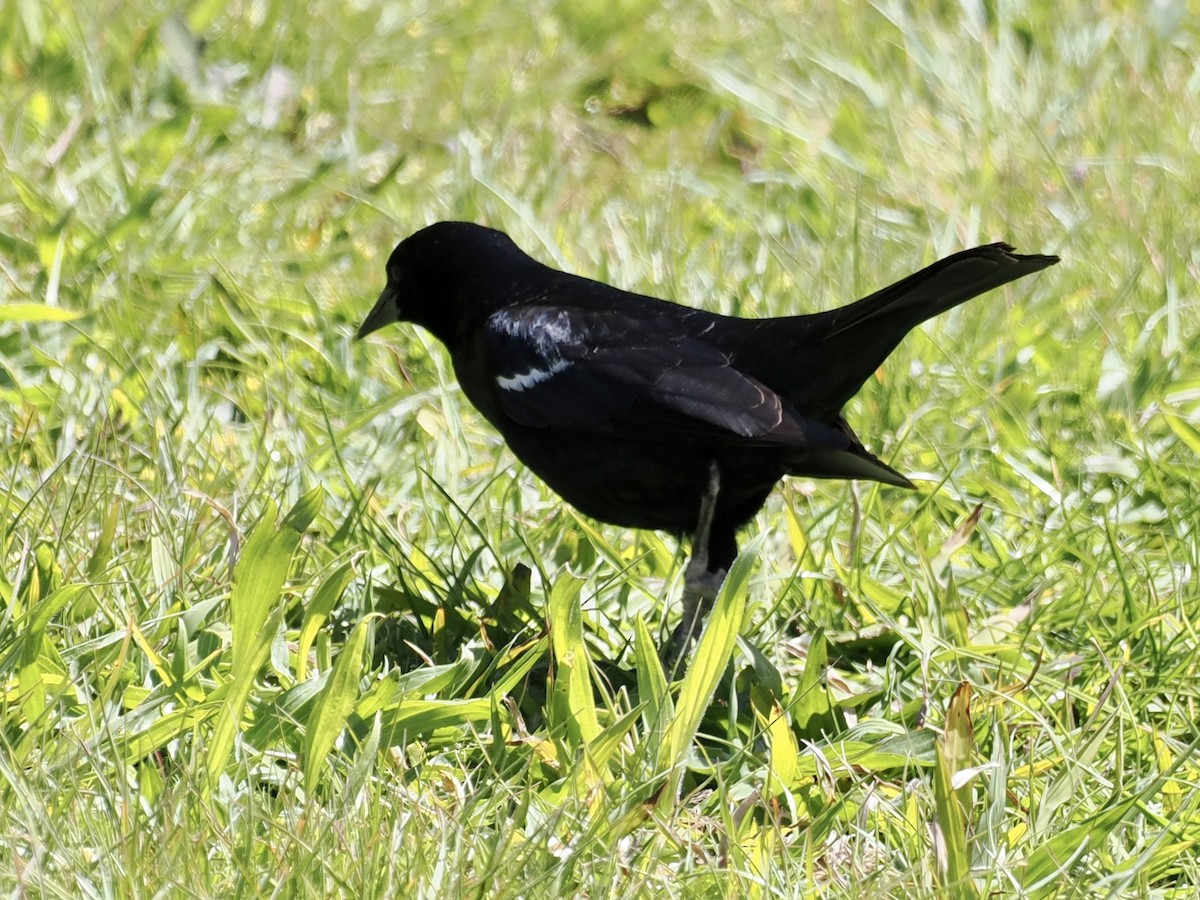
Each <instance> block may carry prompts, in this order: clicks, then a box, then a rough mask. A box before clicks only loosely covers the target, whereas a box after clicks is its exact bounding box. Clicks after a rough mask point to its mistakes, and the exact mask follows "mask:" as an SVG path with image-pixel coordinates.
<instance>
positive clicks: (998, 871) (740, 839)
mask: <svg viewBox="0 0 1200 900" xmlns="http://www.w3.org/2000/svg"><path fill="white" fill-rule="evenodd" d="M923 9H924V7H921V8H920V9H918V8H910V6H908V5H905V4H900V3H876V4H873V5H869V6H868V5H863V4H852V3H843V4H840V5H833V6H829V5H822V4H816V5H811V6H809V5H803V4H801V5H796V4H791V5H785V6H784V7H770V6H768V7H753V6H751V7H744V6H730V5H725V6H723V5H720V4H716V5H692V6H686V7H680V6H668V7H660V6H658V5H654V4H645V3H642V2H640V0H629V2H621V3H618V4H616V5H615V6H614V5H612V4H595V3H590V2H589V3H583V4H563V3H558V4H555V3H535V4H534V5H532V6H529V5H519V4H502V3H482V4H481V3H475V4H465V3H462V4H443V5H421V4H412V5H403V4H402V5H386V6H384V7H381V8H376V7H375V6H373V5H370V4H359V5H347V4H336V3H322V2H317V3H310V4H306V5H303V4H302V5H293V6H287V5H285V4H274V5H271V4H263V3H253V2H248V3H220V2H214V3H207V4H200V5H199V6H196V7H194V8H193V9H190V10H187V11H186V16H187V17H186V18H179V17H178V14H177V13H176V12H174V11H173V10H172V9H169V8H166V7H160V8H154V7H138V8H134V7H130V6H127V5H125V6H122V5H117V6H109V7H102V6H98V5H93V6H92V7H90V8H87V7H84V6H80V5H78V4H76V5H71V4H62V3H48V4H46V3H43V4H37V3H22V2H16V3H11V4H9V5H7V6H6V7H4V10H3V12H0V23H2V24H3V27H0V83H3V84H4V85H5V91H4V92H3V94H2V95H0V123H3V125H4V127H3V129H2V132H3V135H4V140H3V144H2V149H0V154H2V156H0V165H2V166H3V173H4V177H3V178H2V179H0V411H2V412H0V414H2V415H3V419H4V421H5V422H6V434H7V439H6V440H5V441H4V442H3V444H2V445H0V498H2V500H0V507H2V509H3V517H2V518H0V543H2V546H3V549H4V560H5V568H4V570H3V572H2V573H0V727H2V730H0V823H2V825H0V846H3V847H4V848H5V850H6V852H4V853H0V883H3V884H4V885H5V886H7V887H9V888H10V890H22V891H26V892H36V893H39V894H46V895H63V894H69V895H77V894H79V893H90V894H101V893H109V894H117V895H126V894H141V893H145V892H147V888H150V890H151V891H154V890H156V889H157V888H158V887H160V886H161V887H165V888H167V889H168V890H171V889H174V890H176V891H183V892H189V893H195V894H199V895H206V896H207V895H212V896H229V895H232V894H251V893H253V894H260V893H270V892H272V891H279V892H281V893H302V892H303V893H313V894H331V893H345V894H353V895H363V896H376V895H379V896H382V895H389V896H390V895H402V896H409V895H421V896H439V897H441V896H457V895H487V896H514V897H515V896H522V897H528V896H556V897H557V896H564V895H568V896H569V895H576V894H578V895H587V896H601V895H610V894H611V895H614V896H637V895H641V894H644V893H663V894H668V895H693V894H696V895H706V896H707V895H712V896H725V895H737V896H741V895H759V894H766V895H776V896H788V897H791V896H798V895H802V894H804V893H806V892H817V891H825V892H828V893H830V894H831V895H835V896H837V895H842V896H848V897H859V896H864V895H881V896H883V895H894V896H905V897H908V896H933V895H936V894H941V895H945V894H949V895H950V896H962V897H969V896H979V895H987V894H990V893H998V894H1001V895H1005V894H1018V893H1020V892H1021V891H1025V892H1026V893H1027V894H1030V895H1035V896H1050V895H1054V894H1073V893H1078V894H1081V895H1092V894H1097V895H1114V896H1149V895H1155V896H1180V897H1184V896H1192V895H1193V894H1194V892H1195V889H1196V888H1195V885H1196V884H1197V883H1200V872H1198V871H1197V865H1196V862H1195V859H1196V856H1195V852H1194V844H1195V842H1196V840H1197V838H1198V837H1200V830H1198V828H1197V821H1198V820H1197V810H1196V799H1195V797H1196V791H1195V783H1196V780H1197V775H1196V771H1197V770H1196V762H1195V752H1194V751H1195V744H1196V742H1197V740H1198V732H1197V729H1196V725H1195V723H1196V721H1197V717H1198V713H1197V708H1196V707H1197V696H1196V694H1197V691H1196V688H1195V685H1196V683H1197V674H1198V673H1197V669H1198V667H1200V666H1198V660H1197V646H1198V636H1197V634H1196V632H1195V623H1196V621H1197V617H1198V614H1200V608H1198V604H1197V599H1198V592H1197V589H1196V585H1195V578H1196V575H1195V572H1196V567H1197V565H1198V564H1200V559H1198V558H1197V557H1198V553H1197V540H1196V524H1195V523H1196V522H1197V521H1198V520H1200V509H1198V508H1197V506H1198V504H1197V502H1196V499H1195V496H1196V495H1195V491H1194V489H1193V487H1192V485H1193V484H1194V483H1195V482H1196V480H1197V476H1198V475H1200V472H1198V468H1200V467H1198V466H1197V463H1196V460H1197V454H1200V374H1198V373H1197V370H1196V365H1195V360H1196V358H1197V354H1198V351H1200V347H1198V346H1197V332H1196V329H1195V327H1194V325H1193V323H1194V322H1195V321H1197V320H1198V318H1197V317H1198V314H1200V310H1198V309H1197V307H1198V305H1200V304H1198V303H1197V299H1196V292H1195V283H1196V280H1197V271H1196V268H1197V256H1196V251H1195V249H1194V243H1195V242H1194V239H1193V235H1192V232H1193V228H1192V223H1191V216H1192V212H1191V211H1192V210H1194V209H1195V208H1196V207H1197V203H1198V202H1200V197H1198V196H1197V195H1198V193H1200V187H1198V186H1197V185H1198V182H1197V179H1196V178H1195V177H1193V173H1192V171H1191V170H1192V169H1193V168H1194V164H1193V159H1194V156H1195V152H1194V143H1195V141H1194V130H1195V127H1194V122H1195V121H1197V120H1198V119H1200V109H1198V104H1197V101H1196V98H1195V96H1194V95H1195V90H1194V81H1195V78H1194V68H1195V59H1196V57H1197V54H1198V53H1200V29H1198V27H1197V26H1198V21H1197V19H1196V16H1195V15H1194V13H1193V12H1191V11H1189V9H1188V8H1187V6H1186V5H1185V4H1182V3H1177V4H1171V3H1159V4H1154V5H1152V6H1151V7H1149V8H1147V9H1146V10H1143V9H1141V8H1140V7H1137V6H1126V5H1122V4H1111V5H1109V6H1101V7H1097V6H1095V5H1090V6H1083V5H1080V6H1078V7H1077V8H1074V7H1070V6H1068V7H1061V6H1060V7H1053V8H1051V7H1040V6H1037V5H1036V4H1029V3H1023V2H1014V3H1001V4H992V5H988V4H978V5H975V6H972V5H969V4H968V5H962V6H956V5H951V6H942V7H937V8H936V9H933V8H931V9H930V11H920V10H923ZM444 218H460V219H471V220H477V221H483V222H487V223H489V224H492V225H495V226H497V227H501V228H504V229H505V230H507V231H509V232H510V233H511V234H512V235H513V236H514V238H515V239H516V240H517V241H518V243H520V244H521V245H522V246H523V247H525V248H526V249H528V250H529V251H530V252H531V253H533V254H534V255H536V256H538V257H539V258H541V259H543V260H545V261H547V262H551V263H554V264H557V265H560V266H563V267H565V268H568V269H570V270H572V271H575V272H578V273H579V274H582V275H587V276H590V277H595V278H601V279H604V280H607V281H611V282H613V283H615V284H618V285H620V286H622V287H625V288H629V289H633V290H640V291H644V292H647V293H652V294H657V295H661V296H668V297H672V298H675V299H679V300H681V301H684V302H688V303H691V304H695V305H703V306H705V307H707V308H710V309H714V310H720V311H723V312H730V313H738V314H743V315H755V316H766V315H779V314H786V313H790V312H795V311H803V310H811V309H818V308H828V307H830V306H833V305H836V304H839V303H842V302H845V301H846V300H849V299H852V298H854V297H857V296H859V295H862V294H865V293H867V292H868V291H870V290H873V289H875V288H877V287H880V286H882V285H884V284H887V283H889V282H891V281H893V280H895V279H896V278H899V277H901V276H903V275H906V274H908V273H909V272H911V271H913V270H915V269H916V268H918V267H920V266H921V265H923V264H926V263H929V262H931V261H932V260H933V259H935V258H936V257H938V256H941V255H944V254H947V253H949V252H952V251H954V250H956V249H960V248H962V247H964V246H971V245H973V244H976V243H982V242H985V241H991V240H1007V241H1009V242H1011V243H1014V244H1016V245H1017V246H1018V248H1019V249H1021V250H1024V251H1028V252H1054V253H1059V254H1061V255H1062V257H1063V262H1062V264H1061V265H1060V266H1058V267H1056V268H1055V269H1052V270H1050V271H1048V272H1046V273H1043V274H1041V275H1039V276H1037V277H1036V278H1033V279H1029V280H1027V281H1023V282H1021V283H1019V284H1017V285H1014V286H1012V287H1011V288H1008V289H1006V290H1004V291H1000V292H996V293H993V294H989V295H986V296H985V297H983V298H980V299H978V300H976V301H974V302H972V303H970V304H967V305H966V306H964V307H962V308H960V309H957V310H955V311H953V312H952V313H949V314H947V315H945V316H943V317H941V318H940V319H939V320H937V321H936V322H934V323H931V324H930V325H929V326H927V327H924V328H922V329H920V330H919V331H918V332H917V333H915V334H913V335H912V336H910V337H909V338H908V339H906V340H905V342H904V343H903V344H902V345H901V347H900V348H899V350H898V351H897V352H896V353H895V354H894V355H893V356H892V357H891V358H890V359H889V361H888V362H887V364H886V365H885V366H884V367H883V368H882V369H881V371H880V372H879V373H878V375H877V377H876V378H874V379H872V380H871V381H870V382H869V383H868V385H867V386H866V387H865V388H864V390H863V392H862V394H861V395H860V397H859V398H858V399H856V400H855V401H854V402H853V403H852V404H851V405H850V407H849V408H848V411H847V412H848V416H849V418H850V420H851V421H852V422H853V424H854V425H855V427H856V430H858V431H859V433H860V434H862V435H863V436H864V438H865V439H867V442H868V444H869V445H870V446H871V447H872V448H874V449H875V450H877V451H878V452H880V454H881V455H882V456H883V458H885V459H886V460H888V461H889V462H890V463H891V464H893V465H895V466H896V467H898V468H899V469H900V470H901V471H904V472H906V473H910V474H911V475H912V476H913V478H914V480H915V481H916V482H917V483H918V485H919V486H920V491H919V492H916V493H905V492H900V491H896V490H892V489H887V488H879V487H877V486H873V485H868V484H860V485H855V486H850V485H844V484H825V483H813V482H805V481H795V482H791V483H789V484H787V485H785V486H783V487H782V488H781V489H780V490H778V491H777V492H776V494H775V495H774V496H773V497H772V499H771V501H770V502H769V503H768V505H767V507H766V508H765V509H764V511H763V512H762V514H761V515H760V516H759V517H758V519H757V520H756V522H755V523H754V524H753V525H752V526H751V527H750V528H749V529H748V530H747V534H746V541H745V545H746V547H747V555H746V556H745V557H744V559H743V562H742V563H741V565H742V566H744V567H745V568H744V569H739V571H738V575H739V578H738V579H734V581H737V584H736V585H732V586H731V590H730V591H729V593H728V595H727V596H726V598H725V600H724V603H725V604H726V605H725V606H723V607H722V609H723V612H722V614H721V615H719V616H718V618H717V624H716V626H715V627H714V631H713V633H712V635H711V636H710V639H709V641H710V642H709V644H708V645H707V646H709V647H711V648H714V649H713V656H712V657H710V658H707V659H706V660H705V662H706V663H707V667H704V666H698V667H696V668H695V669H694V670H693V675H692V676H691V680H690V681H688V682H686V683H685V684H684V685H683V686H679V685H676V686H674V687H672V686H670V685H668V683H667V682H666V680H665V678H664V677H663V676H662V673H661V672H659V671H658V669H657V661H656V659H655V657H654V653H653V645H654V644H655V642H656V641H660V640H661V639H662V637H663V636H664V635H665V634H667V633H669V629H670V627H671V626H672V625H673V623H674V619H673V615H674V604H675V603H676V601H677V598H678V596H679V591H680V587H681V563H682V560H683V555H682V552H681V551H680V549H679V548H678V546H677V543H676V541H675V540H674V538H673V537H671V536H667V535H656V534H636V533H631V532H628V531H625V530H622V529H618V528H612V527H608V526H603V525H599V524H597V523H594V522H591V521H589V520H586V519H583V518H581V517H579V516H578V515H576V514H574V513H573V512H572V511H571V510H569V509H568V508H566V507H565V506H564V505H563V504H562V503H561V502H560V501H558V500H557V499H556V498H555V497H554V496H553V495H551V494H550V493H549V492H548V491H547V490H546V489H545V488H544V487H543V486H542V485H541V484H540V483H539V482H538V481H537V479H536V478H534V477H533V476H532V475H530V474H529V473H528V472H526V471H524V470H523V469H522V468H521V467H520V466H519V465H518V464H517V463H516V462H515V461H514V459H513V457H512V456H511V455H510V454H509V453H508V452H507V450H506V449H505V448H504V447H503V444H502V443H501V442H500V441H499V439H498V437H497V435H496V434H495V433H494V432H492V431H491V430H490V429H489V428H488V427H487V425H486V423H484V422H483V420H482V419H481V417H480V416H479V415H478V414H477V413H476V412H475V411H474V410H473V409H471V408H470V406H469V404H468V403H467V402H466V400H465V399H464V398H463V397H462V395H461V393H460V392H459V391H458V390H457V387H456V385H455V384H454V380H453V373H452V372H451V371H450V369H449V364H448V361H447V359H446V357H445V355H444V353H443V352H442V350H441V348H440V347H439V346H438V345H437V344H436V342H434V341H432V340H431V339H430V338H429V337H428V336H427V335H424V334H421V333H419V332H417V331H416V330H414V329H411V328H395V329H391V330H389V331H387V332H384V333H382V334H381V335H379V336H378V337H373V338H372V339H371V340H370V341H368V342H365V343H363V344H359V343H356V342H354V341H353V339H352V336H353V333H354V330H355V328H356V326H357V324H358V322H359V321H360V320H361V318H362V316H363V315H365V313H366V311H367V310H368V309H369V307H370V304H371V302H372V300H373V299H374V297H375V295H376V294H377V292H378V290H379V288H380V286H381V284H382V276H383V261H384V259H385V258H386V255H387V254H388V253H389V252H390V250H391V248H392V246H393V245H394V244H395V242H396V241H397V240H398V239H399V238H400V237H402V236H404V235H406V234H408V233H410V232H411V231H413V230H415V229H416V228H418V227H420V226H422V225H425V224H427V223H429V222H432V221H436V220H438V219H444ZM977 508H979V514H978V519H977V520H975V519H973V518H972V513H973V511H975V510H976V509H977ZM743 578H744V580H742V579H743ZM735 587H738V588H741V589H740V590H734V589H733V588H735ZM549 626H553V629H552V633H551V634H549V635H548V634H547V629H548V627H549ZM735 627H736V628H737V631H738V638H737V640H736V641H734V640H733V635H732V629H733V628H735ZM726 657H728V658H729V664H728V666H727V665H726V664H725V662H726ZM712 670H715V672H716V673H718V674H719V673H721V672H723V673H724V675H723V677H717V675H716V674H714V671H712ZM706 675H707V677H705V676H706ZM963 682H966V683H967V684H969V685H970V689H971V690H970V694H969V696H970V719H971V724H972V725H973V731H972V730H970V729H967V728H966V727H965V725H964V723H963V720H962V717H961V716H949V717H948V714H947V709H948V706H949V704H950V700H951V697H952V696H954V695H955V692H956V691H957V690H959V686H960V684H962V683H963ZM710 695H711V697H710ZM965 696H967V695H966V693H965V692H964V693H961V694H959V697H960V699H961V698H963V697H965ZM943 732H945V733H944V734H943Z"/></svg>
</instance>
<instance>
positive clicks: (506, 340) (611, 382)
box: [484, 305, 848, 449]
mask: <svg viewBox="0 0 1200 900" xmlns="http://www.w3.org/2000/svg"><path fill="white" fill-rule="evenodd" d="M693 315H695V314H693ZM695 330H696V329H695V328H692V327H689V326H688V325H687V320H686V319H685V318H684V317H682V316H681V317H670V318H668V317H663V316H653V315H651V316H636V315H632V314H630V313H629V312H628V311H627V310H620V311H618V310H611V309H597V310H580V309H574V308H569V307H560V306H547V305H537V306H524V307H517V308H510V309H505V310H501V311H500V312H497V313H494V314H493V315H492V316H491V317H489V318H488V319H487V321H486V323H485V325H484V343H485V346H486V352H487V354H488V356H489V357H490V363H491V365H490V367H489V372H490V373H491V377H492V379H493V382H494V389H495V393H494V396H495V397H496V400H497V402H498V404H499V407H500V409H501V410H502V412H503V413H504V415H506V416H507V417H508V418H510V419H511V420H513V421H514V422H517V423H519V424H521V425H525V426H531V427H543V428H571V429H577V430H585V431H587V430H594V431H596V432H607V431H610V430H612V429H613V428H614V427H619V428H621V429H622V430H623V431H625V432H630V431H631V429H634V428H635V429H636V432H635V433H637V434H640V435H641V436H643V437H644V438H645V439H646V440H671V439H673V438H684V437H686V438H689V439H699V438H702V439H706V440H709V441H714V442H717V443H722V442H725V441H738V442H742V443H745V442H750V443H759V442H761V443H766V444H772V445H776V446H778V445H788V446H795V447H811V448H814V449H816V448H841V447H845V446H847V445H848V442H847V439H846V437H845V435H844V434H842V433H841V432H840V431H836V430H835V429H833V428H830V427H828V426H826V425H824V424H822V423H819V422H814V421H811V420H808V419H803V418H801V417H799V416H798V415H796V414H795V411H794V410H792V409H791V407H790V405H789V404H787V403H786V402H785V401H783V400H782V399H781V398H780V397H779V395H778V394H776V393H775V392H774V391H772V390H771V389H770V388H768V387H766V386H765V385H763V384H762V383H761V382H759V381H757V380H755V379H754V378H751V377H750V376H748V375H746V374H744V373H742V372H740V371H738V370H737V369H736V368H734V367H733V366H732V365H731V364H730V361H729V358H728V356H726V354H724V353H722V352H721V351H720V350H718V349H717V348H715V347H713V346H711V345H709V344H707V343H705V342H704V341H703V340H702V339H701V338H700V337H699V336H698V335H696V334H693V333H692V332H693V331H695Z"/></svg>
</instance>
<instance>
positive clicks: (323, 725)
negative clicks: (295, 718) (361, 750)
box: [304, 619, 368, 794]
mask: <svg viewBox="0 0 1200 900" xmlns="http://www.w3.org/2000/svg"><path fill="white" fill-rule="evenodd" d="M367 627H368V621H367V620H365V619H364V620H363V621H361V622H359V623H358V624H357V625H355V626H354V630H353V631H352V632H351V633H350V638H349V640H347V641H346V643H345V645H344V646H343V647H342V652H341V653H339V654H338V657H337V659H336V660H335V661H334V663H333V670H332V672H331V673H330V676H329V680H328V681H327V682H326V683H325V688H324V690H322V691H321V693H320V695H319V696H318V697H317V703H316V706H315V707H314V709H313V712H312V716H311V717H310V718H309V720H308V722H307V724H306V725H305V728H304V790H305V791H306V792H307V793H309V794H311V793H312V792H313V790H314V789H315V788H316V785H317V781H318V780H319V779H320V777H321V771H322V768H323V767H324V763H325V757H326V756H327V755H328V754H329V751H330V750H331V749H332V748H333V744H334V741H336V740H337V737H338V735H339V734H341V733H342V729H343V728H344V727H345V725H346V717H347V716H348V715H349V714H350V711H351V710H353V709H354V704H355V702H356V701H357V700H358V686H359V682H360V680H361V679H362V668H363V650H364V648H365V647H366V645H367Z"/></svg>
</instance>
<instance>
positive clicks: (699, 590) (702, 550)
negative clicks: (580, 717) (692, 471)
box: [663, 461, 725, 674]
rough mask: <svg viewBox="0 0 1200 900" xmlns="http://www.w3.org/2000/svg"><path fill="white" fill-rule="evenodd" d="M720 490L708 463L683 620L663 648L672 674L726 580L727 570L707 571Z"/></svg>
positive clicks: (713, 468)
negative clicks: (706, 485)
mask: <svg viewBox="0 0 1200 900" xmlns="http://www.w3.org/2000/svg"><path fill="white" fill-rule="evenodd" d="M720 491H721V472H720V470H719V469H718V468H717V464H716V462H715V461H714V462H711V463H709V466H708V488H707V490H706V491H705V492H704V496H703V497H702V498H701V500H700V521H699V522H698V523H697V525H696V535H695V537H694V538H693V539H692V558H691V559H690V560H689V561H688V566H687V569H686V570H684V573H683V617H682V618H681V619H680V620H679V624H678V625H676V626H675V630H674V631H673V632H671V637H670V639H669V640H668V641H667V644H666V646H665V647H664V648H663V666H664V668H665V669H666V670H667V671H668V672H669V673H672V674H674V669H675V666H676V664H677V663H678V662H679V660H680V659H681V658H682V657H683V655H684V653H686V652H687V650H688V648H689V647H690V646H691V645H692V642H693V641H695V640H696V639H697V638H698V637H699V633H700V629H701V628H702V627H703V625H704V620H705V619H707V618H708V613H709V610H711V609H712V605H713V602H714V601H715V600H716V599H717V594H718V593H720V590H721V585H722V583H724V581H725V570H724V569H718V570H717V571H715V572H710V571H709V568H708V544H709V538H710V537H711V535H712V523H713V516H714V514H715V512H716V509H717V496H718V494H720Z"/></svg>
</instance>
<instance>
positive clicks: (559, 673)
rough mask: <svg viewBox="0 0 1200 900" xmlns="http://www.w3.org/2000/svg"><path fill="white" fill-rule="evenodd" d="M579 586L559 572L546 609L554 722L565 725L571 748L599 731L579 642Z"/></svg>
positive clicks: (586, 660)
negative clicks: (551, 659) (551, 660)
mask: <svg viewBox="0 0 1200 900" xmlns="http://www.w3.org/2000/svg"><path fill="white" fill-rule="evenodd" d="M582 587H583V582H582V581H581V580H580V579H578V578H576V577H575V576H574V575H569V574H566V575H562V576H561V577H559V579H558V581H557V582H555V584H554V588H553V589H552V590H551V591H550V600H549V603H548V604H547V609H546V614H547V616H548V617H549V620H550V646H551V647H552V648H553V650H554V694H553V697H552V710H553V712H554V721H555V724H557V725H559V726H565V727H566V737H567V739H568V740H569V741H570V743H571V744H572V745H573V746H575V747H579V746H580V745H581V744H587V743H590V742H591V741H593V740H594V739H595V738H596V736H597V735H599V734H600V722H599V720H598V719H597V717H596V705H595V700H594V697H593V692H592V679H591V669H590V668H589V667H590V665H591V659H590V658H589V656H588V652H587V646H586V645H585V644H584V642H583V609H582V607H581V606H580V604H579V592H580V590H581V589H582Z"/></svg>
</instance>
